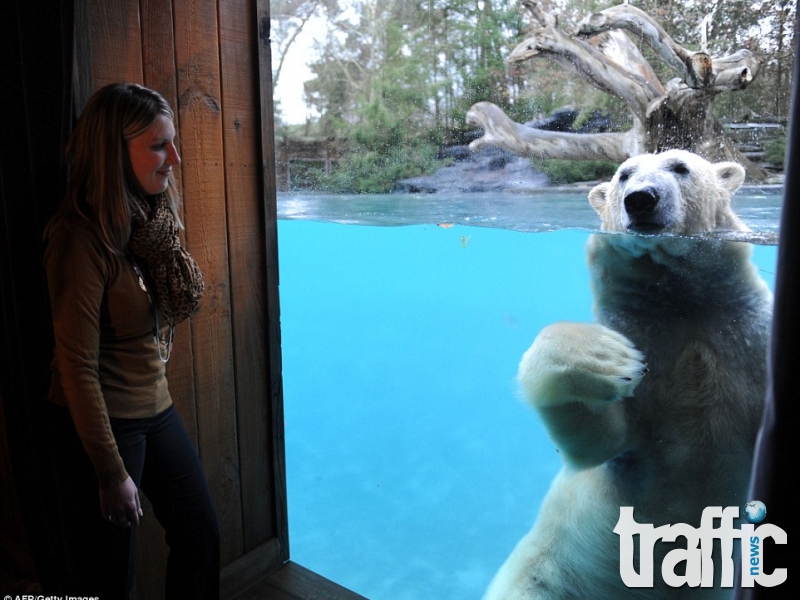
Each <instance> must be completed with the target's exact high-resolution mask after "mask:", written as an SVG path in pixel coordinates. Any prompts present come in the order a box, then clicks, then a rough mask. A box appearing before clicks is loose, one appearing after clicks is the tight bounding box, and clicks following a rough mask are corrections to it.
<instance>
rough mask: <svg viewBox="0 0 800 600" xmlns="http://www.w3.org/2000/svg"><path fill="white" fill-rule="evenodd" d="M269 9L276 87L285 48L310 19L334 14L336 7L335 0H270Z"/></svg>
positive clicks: (281, 70) (293, 40) (281, 69)
mask: <svg viewBox="0 0 800 600" xmlns="http://www.w3.org/2000/svg"><path fill="white" fill-rule="evenodd" d="M270 9H271V14H270V37H271V40H272V47H273V50H272V51H273V55H274V57H273V65H274V69H273V72H272V83H273V86H274V87H277V86H278V84H279V83H280V80H281V75H282V73H283V66H284V64H285V61H286V56H287V55H288V53H289V50H291V48H292V47H293V46H294V45H295V43H296V42H297V39H298V38H299V36H300V35H301V34H302V33H303V31H304V29H305V28H306V26H307V25H308V23H309V22H310V21H311V19H313V18H315V17H322V16H323V15H327V14H337V13H338V12H340V9H339V2H338V0H272V2H271V4H270ZM278 110H279V109H278Z"/></svg>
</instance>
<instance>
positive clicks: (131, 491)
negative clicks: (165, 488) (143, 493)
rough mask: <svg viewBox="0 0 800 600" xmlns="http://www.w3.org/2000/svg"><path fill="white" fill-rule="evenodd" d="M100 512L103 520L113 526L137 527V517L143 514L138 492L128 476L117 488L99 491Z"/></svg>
mask: <svg viewBox="0 0 800 600" xmlns="http://www.w3.org/2000/svg"><path fill="white" fill-rule="evenodd" d="M100 512H101V513H102V517H103V519H104V520H106V521H109V522H111V523H113V524H114V525H119V526H120V527H130V526H131V525H137V526H138V525H139V517H142V516H144V513H143V512H142V506H141V504H140V503H139V490H138V489H136V484H135V483H133V479H131V478H130V476H128V478H127V479H126V480H125V481H123V482H122V483H120V484H119V485H118V486H115V487H111V488H104V489H101V490H100Z"/></svg>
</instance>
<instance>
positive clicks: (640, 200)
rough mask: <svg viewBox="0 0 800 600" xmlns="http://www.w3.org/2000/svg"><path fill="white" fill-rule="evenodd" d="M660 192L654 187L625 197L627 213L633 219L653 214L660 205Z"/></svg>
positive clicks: (630, 193)
mask: <svg viewBox="0 0 800 600" xmlns="http://www.w3.org/2000/svg"><path fill="white" fill-rule="evenodd" d="M658 199H659V198H658V192H657V191H656V190H655V189H654V188H652V187H646V188H642V189H640V190H636V191H633V192H629V193H628V194H626V195H625V212H627V213H628V214H629V215H630V216H631V217H643V216H646V215H648V214H650V213H652V212H653V211H654V210H655V209H656V206H657V205H658Z"/></svg>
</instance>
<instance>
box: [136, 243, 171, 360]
mask: <svg viewBox="0 0 800 600" xmlns="http://www.w3.org/2000/svg"><path fill="white" fill-rule="evenodd" d="M128 257H129V258H130V260H131V265H133V271H134V272H135V273H136V277H137V278H138V280H139V287H140V288H142V291H143V292H144V293H145V294H147V301H148V302H149V303H150V312H152V313H153V340H154V341H155V343H156V349H157V350H158V358H160V359H161V362H164V363H165V362H167V361H168V360H169V358H170V356H172V338H173V336H174V335H175V326H174V325H173V324H172V323H169V329H168V331H167V334H166V336H165V335H162V333H161V324H160V323H159V319H158V307H157V306H156V303H155V302H154V300H153V295H152V294H151V293H150V290H149V289H148V288H147V284H146V283H145V281H144V275H143V274H142V270H141V269H140V268H139V265H138V264H136V260H134V258H133V254H131V253H130V252H129V253H128Z"/></svg>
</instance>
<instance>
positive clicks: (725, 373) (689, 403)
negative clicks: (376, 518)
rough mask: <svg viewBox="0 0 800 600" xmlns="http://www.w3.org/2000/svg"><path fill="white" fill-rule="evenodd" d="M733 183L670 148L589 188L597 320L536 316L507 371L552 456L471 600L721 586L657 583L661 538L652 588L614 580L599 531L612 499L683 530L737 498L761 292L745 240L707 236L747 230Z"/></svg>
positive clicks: (613, 520) (762, 312)
mask: <svg viewBox="0 0 800 600" xmlns="http://www.w3.org/2000/svg"><path fill="white" fill-rule="evenodd" d="M743 181H744V169H743V168H742V167H741V166H740V165H738V164H736V163H733V162H722V163H718V164H711V163H710V162H708V161H706V160H704V159H702V158H701V157H699V156H696V155H694V154H691V153H689V152H686V151H680V150H671V151H667V152H663V153H660V154H647V155H640V156H636V157H634V158H631V159H629V160H627V161H626V162H625V163H623V164H622V165H621V166H620V167H619V169H618V170H617V172H616V174H615V175H614V177H613V179H612V180H611V181H610V182H607V183H602V184H600V185H598V186H596V187H595V188H594V189H592V190H591V192H590V193H589V202H590V204H591V205H592V207H593V208H594V209H595V210H596V211H597V213H598V214H599V215H600V217H601V220H602V227H601V231H603V232H604V233H597V234H593V235H592V236H591V237H590V239H589V242H588V244H587V254H588V262H589V267H590V274H591V285H592V289H593V297H594V312H595V317H596V321H597V322H596V323H593V324H584V323H556V324H553V325H550V326H548V327H546V328H545V329H544V330H542V331H541V332H540V333H539V335H538V336H537V338H536V339H535V341H534V342H533V345H532V346H531V347H530V349H529V350H528V351H527V352H526V353H525V355H524V356H523V358H522V361H521V363H520V366H519V374H518V379H519V382H520V384H521V388H522V391H523V393H524V395H525V397H526V399H527V400H528V402H529V403H530V404H531V405H532V406H533V407H534V408H535V409H536V411H537V412H538V414H539V416H540V417H541V419H542V420H543V422H544V424H545V425H546V428H547V430H548V433H549V435H550V437H551V439H552V440H553V442H554V443H555V445H556V447H557V449H558V452H560V454H561V457H562V460H563V467H562V469H561V471H560V472H559V474H558V475H557V476H556V478H555V480H554V481H553V483H552V485H551V488H550V490H549V492H548V494H547V496H546V497H545V499H544V501H543V504H542V507H541V509H540V513H539V516H538V519H537V522H536V524H535V525H534V527H533V529H532V530H531V532H530V533H529V534H527V535H526V536H525V537H524V538H523V539H522V540H521V541H520V542H519V544H518V545H517V547H516V548H515V549H514V551H513V552H512V554H511V556H510V557H509V558H508V559H507V561H506V563H505V564H504V565H503V566H502V567H501V569H500V570H499V571H498V573H497V575H496V576H495V578H494V580H493V581H492V583H491V584H490V586H489V589H488V590H487V592H486V594H485V596H484V600H540V599H547V600H566V599H575V600H624V599H639V598H647V599H648V600H652V599H659V598H683V597H691V598H719V597H723V598H724V597H729V595H730V592H731V590H730V588H721V587H720V585H719V584H720V581H719V573H720V568H719V563H717V564H716V565H715V567H716V568H715V577H716V579H715V581H716V583H715V587H714V588H708V587H693V588H689V587H687V586H686V585H684V586H683V587H670V586H668V585H667V584H666V583H665V581H664V580H663V579H662V575H661V565H662V559H663V557H664V556H665V555H666V553H667V552H668V551H669V550H670V549H672V548H670V547H669V545H668V544H666V543H664V542H659V543H658V544H656V547H655V556H654V561H653V564H654V566H655V568H654V587H652V588H648V587H645V588H628V587H626V585H625V584H624V583H623V581H622V579H621V574H620V538H619V536H618V535H617V534H615V533H614V529H615V525H616V524H617V521H618V520H619V519H620V507H621V506H632V507H634V519H635V520H636V522H637V523H640V524H646V523H651V524H654V526H655V527H658V526H660V525H669V524H677V523H687V524H689V525H691V526H693V527H697V526H699V525H700V517H701V514H702V511H703V509H704V508H705V507H707V506H721V507H727V506H738V507H741V506H743V505H744V504H745V502H746V501H747V500H748V498H746V494H747V485H748V478H749V467H750V464H751V459H752V454H753V447H754V444H755V439H756V434H757V430H758V426H759V422H760V415H761V410H762V400H763V396H764V395H765V391H766V345H767V337H768V330H769V326H770V322H771V306H772V296H771V292H770V291H769V288H768V286H767V285H766V284H765V282H764V281H763V280H762V279H761V277H760V276H759V274H758V271H757V268H756V267H755V266H754V265H753V264H752V262H751V260H750V254H751V250H752V249H751V247H750V246H749V244H746V243H743V242H735V241H725V240H723V239H720V237H719V235H718V233H717V232H721V231H734V232H735V231H746V230H747V228H746V226H745V225H744V224H743V223H742V222H741V221H740V220H739V218H738V217H737V216H736V215H735V214H734V213H733V211H732V209H731V207H730V195H731V193H732V192H734V191H735V190H737V189H738V188H739V187H740V185H741V184H742V182H743ZM715 233H717V235H714V234H715ZM619 234H623V235H619ZM678 540H681V541H682V540H683V538H678ZM673 547H674V546H673ZM718 554H719V550H718V549H717V550H716V551H715V554H714V558H715V559H718V556H717V555H718ZM635 556H637V557H638V556H639V554H638V546H637V550H636V554H635ZM685 566H686V565H685V564H684V565H682V566H681V565H680V564H679V565H678V567H677V568H675V569H674V571H673V572H674V573H675V574H677V575H680V574H681V572H682V568H684V567H685ZM635 568H636V569H637V570H638V568H639V563H638V562H637V563H636V567H635Z"/></svg>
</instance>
